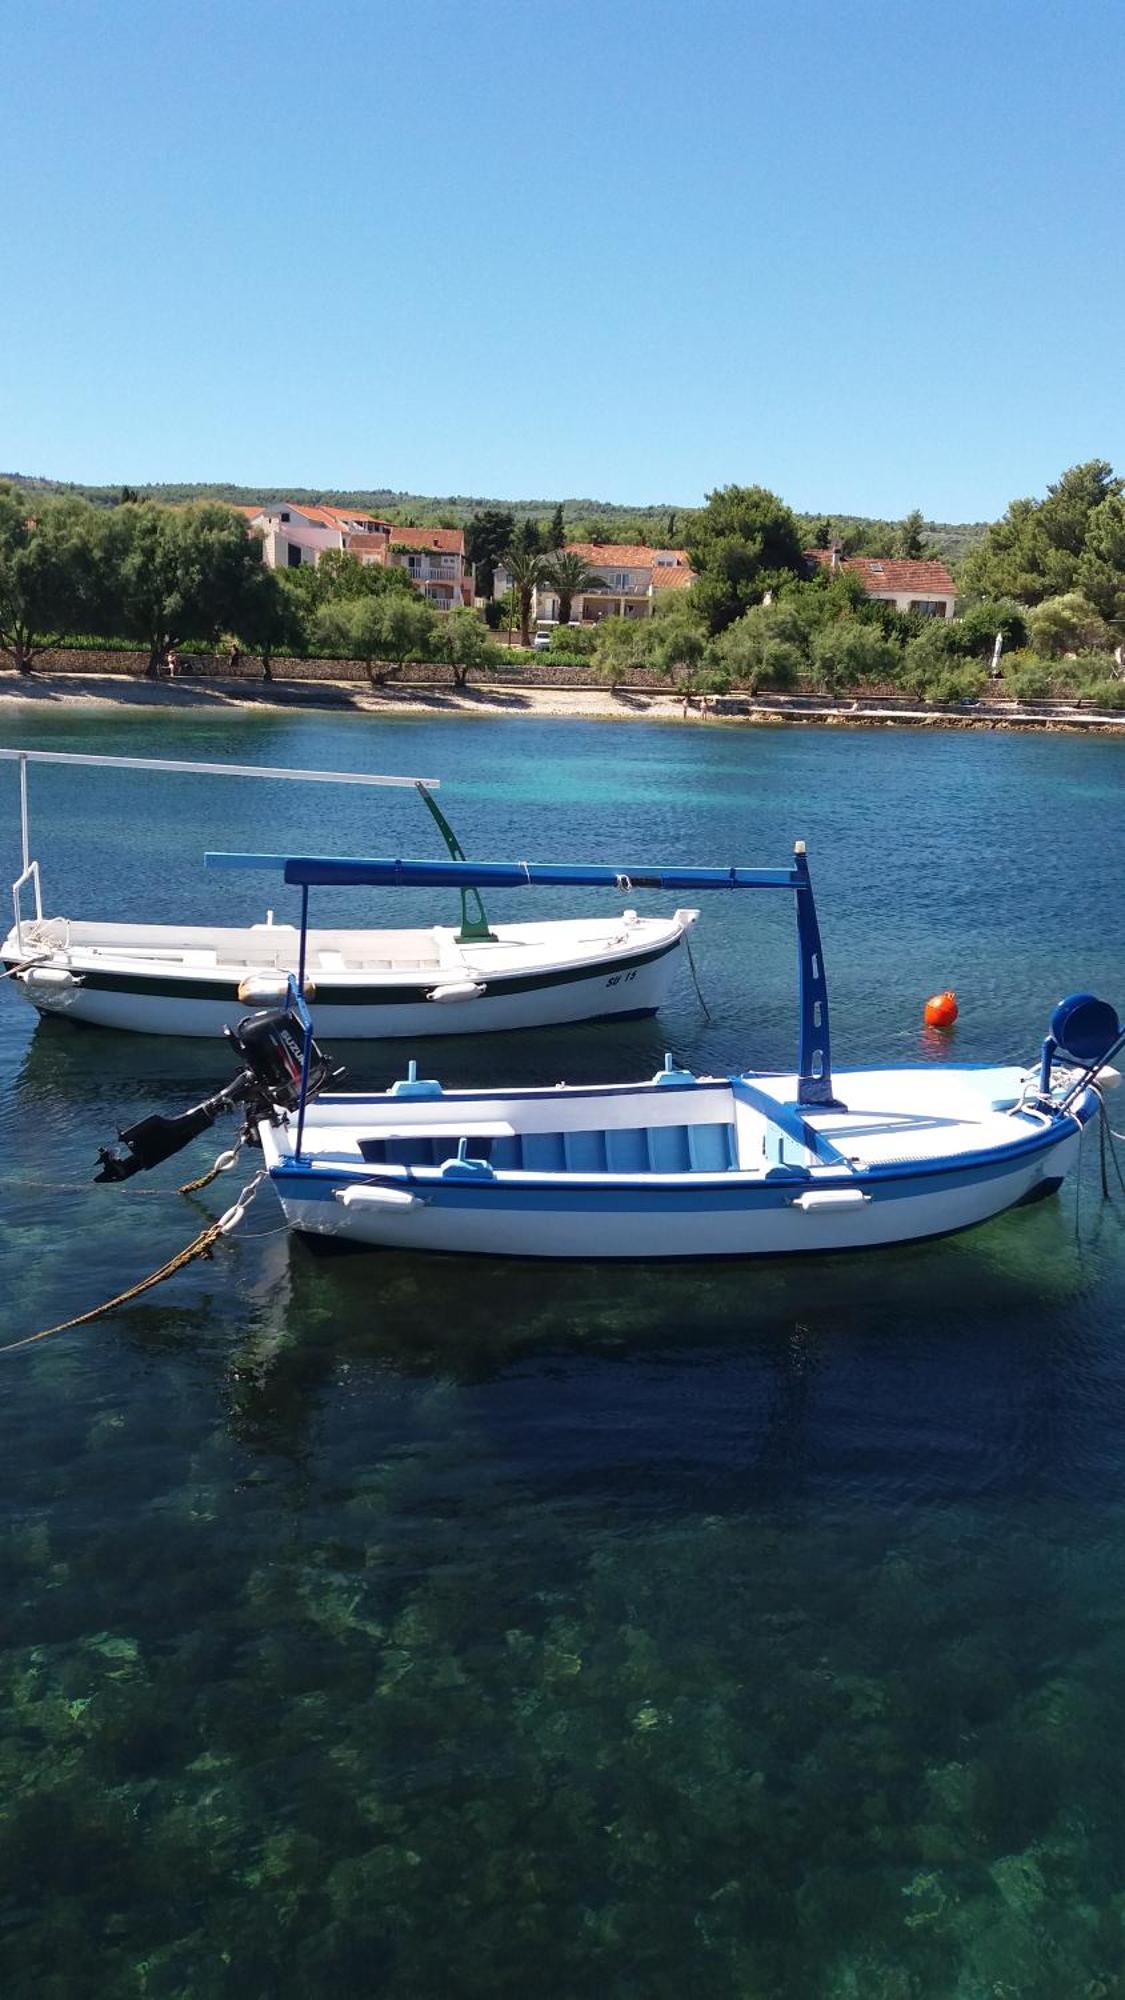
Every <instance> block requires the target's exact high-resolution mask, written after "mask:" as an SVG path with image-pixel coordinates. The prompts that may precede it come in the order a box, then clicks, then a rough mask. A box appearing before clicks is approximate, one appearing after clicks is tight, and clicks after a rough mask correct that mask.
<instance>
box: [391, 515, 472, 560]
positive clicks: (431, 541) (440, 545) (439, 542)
mask: <svg viewBox="0 0 1125 2000" xmlns="http://www.w3.org/2000/svg"><path fill="white" fill-rule="evenodd" d="M396 542H399V543H401V545H402V547H403V548H404V549H440V550H442V551H443V552H444V553H445V554H446V555H453V556H463V555H464V553H465V536H464V532H463V530H462V529H460V528H397V527H396V526H395V524H394V522H393V521H392V523H391V547H392V548H393V547H394V545H395V543H396Z"/></svg>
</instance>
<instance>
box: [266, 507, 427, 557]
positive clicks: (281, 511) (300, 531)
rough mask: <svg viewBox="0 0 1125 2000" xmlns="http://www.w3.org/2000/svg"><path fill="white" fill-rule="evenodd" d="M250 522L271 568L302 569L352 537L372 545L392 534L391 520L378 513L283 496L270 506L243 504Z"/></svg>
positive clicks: (342, 545)
mask: <svg viewBox="0 0 1125 2000" xmlns="http://www.w3.org/2000/svg"><path fill="white" fill-rule="evenodd" d="M239 512H240V513H243V514H245V515H246V518H247V520H248V521H249V523H250V526H251V527H252V528H253V529H254V530H255V532H256V533H257V534H259V535H261V537H262V560H263V561H264V562H266V563H268V565H269V567H270V569H300V568H301V566H302V564H303V563H316V562H318V561H319V559H320V557H321V556H322V555H323V554H324V552H325V550H326V549H344V548H347V547H348V546H349V545H350V543H351V541H352V540H353V539H354V540H358V541H360V542H366V541H368V539H369V538H370V542H371V546H372V547H374V546H375V545H376V543H377V542H379V541H381V540H382V541H383V545H384V547H385V539H384V538H385V537H386V536H388V535H389V534H390V524H389V523H388V522H386V521H379V520H377V519H376V517H375V515H374V514H363V513H355V512H353V511H349V510H347V509H344V508H341V507H313V506H308V505H304V504H302V505H300V506H298V505H297V504H296V502H295V501H292V500H283V501H279V502H278V503H277V504H276V505H274V506H269V507H242V508H240V509H239Z"/></svg>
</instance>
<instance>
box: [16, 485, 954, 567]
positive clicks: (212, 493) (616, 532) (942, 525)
mask: <svg viewBox="0 0 1125 2000" xmlns="http://www.w3.org/2000/svg"><path fill="white" fill-rule="evenodd" d="M0 480H2V481H5V482H8V483H10V484H12V485H15V486H23V487H27V488H29V489H31V490H33V491H36V492H42V493H56V494H72V495H74V496H76V497H77V498H80V499H83V500H90V501H92V502H93V504H94V505H95V506H96V507H115V506H117V504H118V503H119V501H120V500H121V498H122V494H123V492H124V493H126V494H127V495H128V496H129V497H130V498H132V497H136V498H140V499H145V500H158V501H163V502H164V503H165V504H166V505H168V506H176V505H180V504H182V503H183V502H185V501H188V500H226V501H229V502H231V503H232V504H233V505H235V506H240V507H249V506H253V505H254V504H255V503H261V504H263V505H268V504H273V503H276V502H279V501H283V500H293V501H295V502H296V503H297V505H298V506H300V504H301V503H302V501H304V502H305V503H306V504H307V505H309V506H327V507H357V508H361V509H363V510H364V511H365V512H369V513H378V514H383V515H385V516H386V517H387V518H388V520H392V521H397V522H398V523H399V524H400V525H401V526H403V527H407V526H415V527H431V526H432V527H445V528H460V527H463V526H464V525H465V523H466V522H467V521H468V520H469V519H470V518H471V516H472V515H474V514H476V513H480V512H482V511H483V510H485V509H486V508H498V509H502V510H504V511H506V512H508V513H510V514H512V515H513V516H514V517H515V519H516V521H517V522H519V521H523V520H537V519H543V518H545V517H546V516H548V515H550V514H551V513H552V512H553V511H554V508H555V507H556V506H557V505H558V504H560V503H558V502H556V501H553V500H497V499H493V498H489V497H486V496H484V495H480V494H468V493H450V494H444V495H440V494H439V495H435V494H426V493H396V492H393V491H392V490H391V489H390V488H389V487H371V488H368V489H363V490H359V489H352V490H350V491H346V490H344V489H343V488H341V487H315V488H314V487H311V486H287V487H268V486H233V485H230V484H229V483H224V482H223V481H218V482H216V483H214V484H211V485H200V484H190V483H186V484H182V485H176V484H161V485H157V486H142V487H126V488H122V487H120V486H88V485H83V484H81V483H78V482H73V481H71V482H67V481H64V480H58V479H42V478H37V477H33V476H31V475H29V474H26V473H20V472H6V473H0ZM561 505H562V511H563V520H564V522H565V525H566V532H567V535H568V537H569V539H570V540H571V541H615V542H641V543H647V544H649V545H650V546H656V545H660V544H663V545H669V544H672V545H674V546H681V545H682V544H683V543H684V542H685V540H687V539H688V537H689V534H690V528H691V521H692V516H693V514H694V513H698V512H699V509H692V508H689V507H677V506H673V505H671V504H670V503H668V502H664V503H662V504H661V505H659V506H646V507H622V506H616V505H614V504H613V503H612V502H610V501H608V500H582V499H571V500H564V501H562V503H561ZM797 519H798V521H799V523H800V526H801V530H802V533H803V534H805V535H806V536H807V537H808V539H809V540H810V541H811V540H812V539H813V538H814V537H815V535H816V534H817V531H818V530H820V531H821V532H822V533H823V531H824V524H825V522H827V523H828V526H829V531H830V533H831V534H832V536H833V537H836V538H838V539H839V540H840V541H841V542H842V543H843V544H844V546H845V549H846V550H847V552H848V553H849V554H853V555H890V554H891V553H892V549H893V544H894V539H895V536H896V535H897V533H898V527H899V524H898V523H897V522H895V521H884V520H875V519H871V518H869V517H866V516H864V515H860V514H831V513H828V514H798V516H797ZM923 526H924V534H925V542H926V550H927V553H928V554H933V555H935V556H940V557H941V558H942V559H943V560H944V561H946V562H949V563H952V564H953V565H954V566H956V565H957V564H959V563H960V561H961V559H962V557H963V556H964V555H965V554H966V553H967V552H968V550H969V549H971V548H972V547H973V546H974V545H975V544H976V543H977V542H979V541H980V540H981V539H982V537H983V535H984V532H985V529H986V527H987V523H986V522H984V521H968V522H960V523H958V522H948V521H926V522H925V523H924V524H923Z"/></svg>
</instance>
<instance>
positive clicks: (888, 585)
mask: <svg viewBox="0 0 1125 2000" xmlns="http://www.w3.org/2000/svg"><path fill="white" fill-rule="evenodd" d="M805 560H806V562H815V563H819V564H820V566H821V568H822V569H831V567H832V551H831V549H806V550H805ZM839 567H840V568H841V569H850V570H851V571H852V572H853V573H854V574H855V575H856V576H858V577H859V579H860V581H861V583H862V584H863V587H864V589H865V590H866V591H867V593H868V595H869V596H871V597H881V596H883V594H884V593H887V594H889V595H891V596H894V597H907V596H912V597H956V595H957V585H956V584H955V583H954V581H953V578H952V577H951V576H950V574H949V571H948V570H947V569H946V567H945V564H944V563H940V562H894V561H892V560H891V559H890V557H887V558H885V559H884V558H881V557H879V556H841V557H840V562H839Z"/></svg>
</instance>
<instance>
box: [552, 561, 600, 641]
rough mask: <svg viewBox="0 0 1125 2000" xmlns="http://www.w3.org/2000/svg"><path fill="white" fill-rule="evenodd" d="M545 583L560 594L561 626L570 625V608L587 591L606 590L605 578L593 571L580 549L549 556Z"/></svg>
mask: <svg viewBox="0 0 1125 2000" xmlns="http://www.w3.org/2000/svg"><path fill="white" fill-rule="evenodd" d="M544 581H545V582H547V583H549V584H550V586H551V589H552V590H557V591H558V594H559V624H560V625H569V624H570V607H571V605H572V604H573V602H574V600H575V598H576V597H581V596H582V595H583V593H584V592H585V591H587V590H604V589H605V578H604V576H599V574H598V572H597V570H596V569H591V568H590V565H589V563H588V562H587V561H586V558H585V556H584V555H583V554H582V553H581V551H580V550H578V549H559V550H558V551H557V553H556V554H555V555H552V556H548V558H547V566H546V569H545V571H544Z"/></svg>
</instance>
